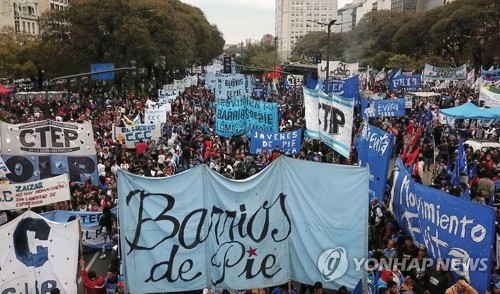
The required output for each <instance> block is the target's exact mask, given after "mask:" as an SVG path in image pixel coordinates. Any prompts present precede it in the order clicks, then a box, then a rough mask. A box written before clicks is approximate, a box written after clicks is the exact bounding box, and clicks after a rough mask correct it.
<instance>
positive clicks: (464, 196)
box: [460, 188, 470, 201]
mask: <svg viewBox="0 0 500 294" xmlns="http://www.w3.org/2000/svg"><path fill="white" fill-rule="evenodd" d="M460 198H462V199H464V200H469V201H470V190H469V188H467V189H465V191H464V192H463V193H462V195H460Z"/></svg>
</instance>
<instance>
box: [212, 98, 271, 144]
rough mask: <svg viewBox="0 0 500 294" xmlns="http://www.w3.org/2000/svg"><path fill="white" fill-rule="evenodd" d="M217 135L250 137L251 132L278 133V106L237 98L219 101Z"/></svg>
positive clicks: (216, 124)
mask: <svg viewBox="0 0 500 294" xmlns="http://www.w3.org/2000/svg"><path fill="white" fill-rule="evenodd" d="M215 113H216V120H215V133H216V134H217V135H219V136H223V137H226V138H228V137H231V136H233V135H241V134H243V133H246V134H247V135H248V136H250V134H251V131H253V130H257V131H261V132H271V133H273V132H278V105H277V103H276V102H264V101H258V100H253V99H251V98H245V97H237V98H232V99H227V100H220V101H217V106H216V109H215Z"/></svg>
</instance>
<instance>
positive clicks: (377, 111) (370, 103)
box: [361, 98, 406, 118]
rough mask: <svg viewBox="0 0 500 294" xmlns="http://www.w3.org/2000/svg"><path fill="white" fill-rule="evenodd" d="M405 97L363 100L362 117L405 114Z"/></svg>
mask: <svg viewBox="0 0 500 294" xmlns="http://www.w3.org/2000/svg"><path fill="white" fill-rule="evenodd" d="M405 103H406V100H405V99H404V98H401V99H384V100H365V99H362V100H361V109H362V113H361V117H363V118H370V117H377V116H381V117H395V116H398V117H400V116H404V115H405Z"/></svg>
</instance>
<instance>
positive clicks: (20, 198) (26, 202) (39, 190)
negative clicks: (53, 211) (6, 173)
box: [0, 174, 70, 210]
mask: <svg viewBox="0 0 500 294" xmlns="http://www.w3.org/2000/svg"><path fill="white" fill-rule="evenodd" d="M0 188H1V190H2V195H1V198H0V210H8V209H23V208H29V207H38V206H44V205H48V204H53V203H57V202H61V201H66V200H70V194H69V181H68V175H66V174H64V175H59V176H56V177H53V178H47V179H43V180H39V181H35V182H28V183H22V184H11V185H1V186H0Z"/></svg>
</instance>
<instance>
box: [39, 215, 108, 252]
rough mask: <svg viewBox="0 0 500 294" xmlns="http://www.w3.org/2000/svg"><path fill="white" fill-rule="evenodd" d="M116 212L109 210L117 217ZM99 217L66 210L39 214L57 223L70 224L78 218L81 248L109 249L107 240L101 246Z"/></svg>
mask: <svg viewBox="0 0 500 294" xmlns="http://www.w3.org/2000/svg"><path fill="white" fill-rule="evenodd" d="M117 210H118V209H117V208H116V207H115V208H112V209H111V212H112V213H114V214H115V215H116V216H118V213H117V212H118V211H117ZM101 215H102V212H90V211H66V210H55V211H49V212H45V213H42V214H41V216H43V217H44V218H46V219H48V220H51V221H54V222H58V223H65V222H71V221H72V220H75V219H77V218H79V219H80V226H81V230H82V243H83V246H85V247H87V248H90V249H102V246H103V245H104V246H105V248H107V249H111V247H113V243H112V241H111V240H110V239H109V238H107V239H106V244H103V238H102V236H101V235H102V229H101V226H100V225H99V220H100V219H101Z"/></svg>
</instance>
